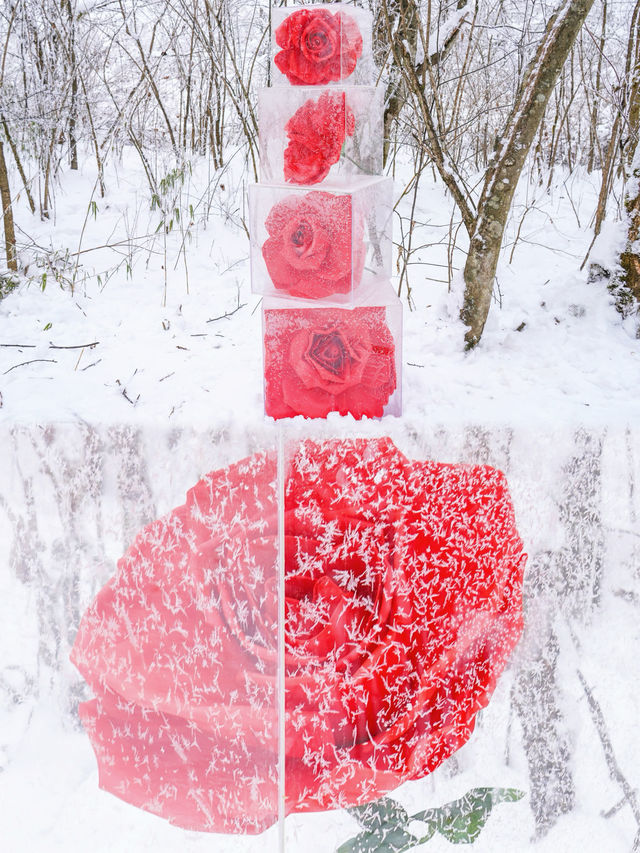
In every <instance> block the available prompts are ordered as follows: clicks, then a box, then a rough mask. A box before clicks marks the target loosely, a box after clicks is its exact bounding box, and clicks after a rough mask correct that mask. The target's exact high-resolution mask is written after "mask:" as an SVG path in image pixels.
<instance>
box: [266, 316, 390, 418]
mask: <svg viewBox="0 0 640 853" xmlns="http://www.w3.org/2000/svg"><path fill="white" fill-rule="evenodd" d="M264 324H265V329H264V352H265V354H264V359H265V363H264V373H265V412H266V413H267V414H268V415H271V417H274V418H288V417H294V416H295V415H303V416H304V417H309V418H325V417H326V416H327V415H328V414H329V412H339V413H340V414H341V415H347V414H351V415H353V417H354V418H362V417H364V416H366V417H370V418H379V417H382V415H383V413H384V408H385V406H386V405H387V403H388V402H389V399H390V397H391V395H392V394H393V392H394V391H395V388H396V370H395V345H394V341H393V336H392V334H391V332H390V330H389V328H388V326H387V323H386V317H385V309H384V308H381V307H380V308H378V307H375V308H354V309H351V310H347V309H341V308H322V309H316V308H311V309H306V310H305V309H298V310H295V309H265V312H264Z"/></svg>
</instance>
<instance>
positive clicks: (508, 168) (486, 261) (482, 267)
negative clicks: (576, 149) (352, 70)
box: [384, 0, 593, 347]
mask: <svg viewBox="0 0 640 853" xmlns="http://www.w3.org/2000/svg"><path fill="white" fill-rule="evenodd" d="M592 5H593V0H562V2H561V3H560V5H559V6H558V8H557V9H556V11H555V13H554V14H553V15H552V16H551V18H550V19H549V21H548V23H547V25H546V27H545V30H544V33H543V36H542V38H541V40H540V42H539V44H538V47H537V50H536V52H535V54H534V56H533V58H532V59H531V61H530V62H529V63H528V65H527V66H526V67H525V68H524V71H523V74H522V77H521V79H520V83H519V86H518V90H517V92H516V96H515V101H514V104H513V107H512V109H511V112H510V114H509V116H508V118H507V120H506V122H505V124H504V127H503V128H502V130H501V132H500V133H499V134H498V135H497V136H496V138H495V140H494V145H493V157H492V159H491V161H490V162H489V164H488V166H487V168H486V170H485V174H484V181H483V187H482V191H481V194H480V198H479V201H478V203H477V204H476V203H475V201H474V199H473V196H472V194H471V193H470V191H469V189H468V187H467V186H466V185H465V183H464V181H463V180H462V178H461V175H460V171H459V169H458V168H457V167H456V165H455V161H454V160H453V159H452V158H451V157H450V156H449V154H448V152H447V149H446V146H445V144H444V143H443V140H442V138H441V134H440V133H439V132H438V126H437V123H436V121H435V120H434V116H433V110H432V108H431V104H430V103H429V100H428V98H427V93H426V87H425V84H424V79H421V77H420V74H419V71H418V69H417V68H416V66H415V64H414V63H413V62H412V59H411V55H410V53H409V51H408V50H407V48H406V46H405V45H404V44H403V43H402V42H401V41H398V40H396V39H393V32H392V30H391V26H392V18H391V17H390V14H389V9H388V7H387V0H384V8H385V13H386V17H387V22H388V28H389V32H388V35H389V40H390V43H391V45H392V49H393V51H394V56H395V59H396V62H397V64H398V66H399V67H400V68H402V71H403V74H404V77H405V80H406V82H407V85H408V88H409V90H410V91H411V94H412V96H413V98H414V99H415V101H416V103H417V106H418V108H419V111H420V118H421V119H422V121H423V123H424V127H425V131H426V139H427V141H428V144H429V148H430V154H431V156H432V158H433V161H434V163H435V165H436V167H437V169H438V172H439V173H440V176H441V178H442V180H443V181H444V183H445V185H446V187H447V189H449V191H450V192H451V194H452V196H453V199H454V201H455V203H456V205H457V206H458V209H459V211H460V215H461V216H462V220H463V222H464V225H465V227H466V230H467V232H468V234H469V239H470V247H469V252H468V255H467V260H466V264H465V268H464V282H465V294H464V304H463V308H462V312H461V317H462V320H463V322H464V324H465V325H466V326H467V327H468V328H467V332H466V334H465V342H466V346H467V347H474V346H475V345H476V344H477V343H478V342H479V341H480V338H481V336H482V331H483V329H484V324H485V322H486V319H487V315H488V313H489V307H490V305H491V297H492V293H493V282H494V278H495V272H496V267H497V263H498V258H499V254H500V248H501V246H502V238H503V234H504V228H505V225H506V222H507V216H508V214H509V210H510V208H511V202H512V200H513V194H514V192H515V189H516V185H517V183H518V178H519V177H520V174H521V172H522V169H523V167H524V164H525V160H526V157H527V154H528V152H529V150H530V148H531V144H532V142H533V139H534V136H535V134H536V131H537V130H538V127H539V125H540V122H541V121H542V118H543V116H544V113H545V109H546V106H547V103H548V101H549V97H550V95H551V93H552V91H553V89H554V86H555V84H556V81H557V80H558V76H559V74H560V72H561V70H562V67H563V65H564V63H565V60H566V59H567V56H568V55H569V52H570V50H571V48H572V45H573V44H574V42H575V40H576V37H577V35H578V33H579V31H580V28H581V27H582V24H583V23H584V20H585V18H586V17H587V14H588V13H589V10H590V8H591V6H592ZM426 55H427V56H428V54H426Z"/></svg>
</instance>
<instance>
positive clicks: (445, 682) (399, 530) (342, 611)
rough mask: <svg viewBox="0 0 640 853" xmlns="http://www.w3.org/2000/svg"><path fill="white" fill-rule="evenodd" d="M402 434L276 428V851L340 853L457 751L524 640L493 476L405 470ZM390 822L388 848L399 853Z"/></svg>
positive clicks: (505, 521) (464, 468) (514, 534)
mask: <svg viewBox="0 0 640 853" xmlns="http://www.w3.org/2000/svg"><path fill="white" fill-rule="evenodd" d="M408 432H410V431H408V430H407V429H406V427H404V426H403V425H402V424H398V426H397V427H394V426H392V424H391V422H387V423H386V424H384V425H379V426H378V427H376V428H375V429H372V428H367V429H366V430H363V431H361V432H359V431H358V430H357V429H356V428H355V427H354V428H353V429H348V428H343V429H341V430H340V431H339V433H337V432H336V430H335V425H333V427H332V425H331V424H327V425H326V426H322V425H320V426H318V424H317V423H315V424H312V425H305V426H304V429H303V428H302V427H300V425H296V424H295V423H293V424H290V425H287V427H286V428H285V436H286V438H285V441H284V448H285V460H286V464H285V485H284V490H285V497H284V501H285V513H284V541H285V545H284V553H285V651H286V655H285V672H286V681H285V685H286V686H285V739H284V743H285V745H286V750H287V764H286V767H287V772H286V777H285V790H286V803H287V813H288V815H289V816H288V818H287V821H286V835H285V837H286V849H287V850H291V851H293V850H300V849H313V850H318V851H319V850H321V849H322V850H331V851H335V850H337V849H338V846H339V843H340V842H344V841H345V840H346V839H348V838H349V834H351V836H352V837H355V836H356V835H357V834H358V830H357V824H356V822H355V820H354V817H355V816H356V813H355V812H354V811H353V809H354V807H360V809H362V807H364V806H366V805H367V804H369V803H374V802H377V801H380V799H381V798H382V797H384V796H386V795H388V794H390V793H391V792H393V791H395V790H396V789H397V788H398V787H399V786H401V785H403V783H407V782H410V781H412V780H419V779H422V778H424V777H427V776H428V775H429V774H431V773H432V772H433V771H434V770H435V769H436V768H437V767H439V766H440V765H441V764H443V762H444V761H445V760H446V759H447V758H449V757H450V756H451V755H452V754H453V753H454V752H456V751H457V750H458V749H460V748H461V747H462V746H463V745H464V744H465V743H466V742H467V741H468V740H469V738H470V736H471V734H472V732H473V730H474V726H475V721H476V715H477V713H478V711H479V710H480V709H482V708H484V707H485V706H486V705H487V704H488V702H489V699H490V696H491V694H492V692H493V690H494V689H495V687H496V684H497V680H498V678H499V676H500V675H501V674H502V672H503V670H504V668H505V666H506V663H507V660H508V658H509V656H510V654H511V652H512V650H513V648H514V646H515V645H516V643H517V642H518V640H519V638H520V635H521V632H522V625H523V613H522V579H523V569H524V562H525V555H524V553H523V545H522V541H521V539H520V536H519V535H518V531H517V529H516V525H515V517H514V511H513V506H512V502H511V498H510V495H509V491H508V488H507V483H506V479H505V477H504V474H502V473H501V472H500V471H499V470H497V469H495V468H492V467H489V466H484V465H468V464H467V465H460V464H448V463H442V462H435V461H432V460H425V459H421V458H414V457H413V456H412V455H410V454H409V453H407V452H406V448H407V446H409V447H411V445H412V442H411V441H410V440H408ZM394 433H395V434H396V436H395V441H394V438H392V437H391V436H393V435H394ZM401 448H405V452H403V450H402V449H401ZM414 450H415V446H414ZM422 790H423V791H424V787H423V789H422ZM403 799H404V798H403ZM423 802H424V801H423ZM380 808H381V807H380V806H379V805H378V806H371V807H370V809H371V810H370V812H369V819H370V822H371V825H375V824H376V819H377V820H378V826H380V815H381V811H380ZM393 808H394V806H393V804H390V805H387V806H385V809H386V812H385V819H388V820H390V823H391V824H393V823H394V822H395V823H396V824H397V826H396V829H395V835H394V836H393V841H391V838H389V839H388V841H387V844H388V849H403V848H402V845H401V844H400V842H401V841H404V842H405V843H406V842H407V841H408V839H409V838H410V835H409V833H408V832H407V831H405V830H404V829H403V828H402V826H403V824H402V820H401V816H400V812H401V808H402V807H401V806H400V804H399V803H398V802H397V801H396V804H395V809H396V813H395V814H394V812H393ZM346 809H351V813H350V814H349V813H347V812H346V811H345V810H346ZM376 816H377V818H376ZM358 817H360V818H361V819H362V818H363V817H365V819H366V812H363V811H362V810H361V811H360V812H359V813H358ZM403 833H404V835H403ZM318 837H322V839H323V842H322V845H318V843H317V841H316V839H317V838H318ZM378 841H379V842H380V836H378ZM309 845H310V847H309ZM394 845H397V846H394ZM341 849H342V848H341ZM345 849H349V850H351V849H353V850H372V851H373V850H377V849H385V848H384V846H382V847H376V846H373V844H372V841H371V840H370V841H369V846H367V844H366V843H365V842H364V841H363V842H362V844H361V845H360V846H357V845H356V846H355V847H353V848H345ZM406 849H409V847H407V848H406Z"/></svg>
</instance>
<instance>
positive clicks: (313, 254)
mask: <svg viewBox="0 0 640 853" xmlns="http://www.w3.org/2000/svg"><path fill="white" fill-rule="evenodd" d="M265 225H266V229H267V232H268V233H269V237H268V238H267V240H265V242H264V244H263V246H262V256H263V258H264V260H265V263H266V265H267V270H268V272H269V276H270V278H271V281H272V282H273V283H274V285H275V287H277V288H278V290H285V291H287V293H288V295H290V296H298V297H301V298H303V299H319V298H321V297H323V296H329V295H330V294H332V293H348V292H349V291H350V290H351V287H352V283H353V285H354V286H355V285H357V284H358V283H359V281H360V278H361V277H362V271H363V267H364V254H365V251H364V241H363V237H364V223H363V222H362V219H361V218H360V217H356V220H355V223H354V225H355V227H353V229H352V215H351V197H350V196H348V195H334V194H332V193H326V192H321V191H319V190H314V191H312V192H309V193H306V194H304V195H302V194H296V195H291V196H287V197H286V198H285V199H283V200H282V201H280V202H278V203H277V204H275V205H274V206H273V208H272V209H271V211H270V212H269V215H268V216H267V219H266V222H265Z"/></svg>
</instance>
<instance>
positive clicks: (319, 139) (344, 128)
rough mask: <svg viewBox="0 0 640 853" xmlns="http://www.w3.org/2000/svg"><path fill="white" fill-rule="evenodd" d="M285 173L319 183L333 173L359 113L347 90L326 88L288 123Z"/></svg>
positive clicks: (287, 177)
mask: <svg viewBox="0 0 640 853" xmlns="http://www.w3.org/2000/svg"><path fill="white" fill-rule="evenodd" d="M285 130H286V131H287V135H288V137H289V144H288V145H287V147H286V148H285V151H284V177H285V180H286V181H290V182H291V183H294V184H317V183H319V181H322V180H323V179H324V178H326V176H327V175H328V174H329V170H330V169H331V167H332V166H333V164H334V163H337V162H338V160H339V159H340V152H341V151H342V146H343V144H344V140H345V137H346V136H353V133H354V131H355V117H354V115H353V111H352V110H351V108H350V107H348V106H347V104H346V98H345V93H344V92H331V91H328V92H324V93H323V94H322V95H320V97H319V98H318V100H317V101H314V100H308V101H306V102H305V103H304V104H303V105H302V106H301V107H300V109H298V110H296V112H295V113H294V114H293V116H292V117H291V118H290V119H289V121H288V122H287V124H286V125H285Z"/></svg>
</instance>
